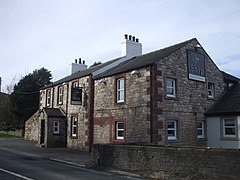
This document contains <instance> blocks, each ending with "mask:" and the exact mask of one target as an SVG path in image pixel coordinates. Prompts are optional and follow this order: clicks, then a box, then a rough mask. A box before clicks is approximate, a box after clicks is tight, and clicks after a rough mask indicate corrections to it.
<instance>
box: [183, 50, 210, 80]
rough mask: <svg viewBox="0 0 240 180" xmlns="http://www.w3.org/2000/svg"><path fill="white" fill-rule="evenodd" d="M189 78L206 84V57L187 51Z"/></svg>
mask: <svg viewBox="0 0 240 180" xmlns="http://www.w3.org/2000/svg"><path fill="white" fill-rule="evenodd" d="M187 59H188V78H189V79H192V80H196V81H201V82H206V72H205V59H204V55H203V54H200V53H198V52H195V51H191V50H188V51H187Z"/></svg>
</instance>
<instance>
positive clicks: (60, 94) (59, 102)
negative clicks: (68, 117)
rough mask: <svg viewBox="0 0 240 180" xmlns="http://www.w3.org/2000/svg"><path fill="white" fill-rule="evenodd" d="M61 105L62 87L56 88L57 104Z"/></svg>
mask: <svg viewBox="0 0 240 180" xmlns="http://www.w3.org/2000/svg"><path fill="white" fill-rule="evenodd" d="M62 103H63V87H62V86H59V87H58V104H62Z"/></svg>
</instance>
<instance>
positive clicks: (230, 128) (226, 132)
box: [223, 118, 237, 138]
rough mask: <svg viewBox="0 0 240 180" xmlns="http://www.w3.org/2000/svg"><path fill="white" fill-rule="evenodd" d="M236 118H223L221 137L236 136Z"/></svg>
mask: <svg viewBox="0 0 240 180" xmlns="http://www.w3.org/2000/svg"><path fill="white" fill-rule="evenodd" d="M236 132H237V131H236V120H235V119H234V118H225V119H223V137H230V138H231V137H236Z"/></svg>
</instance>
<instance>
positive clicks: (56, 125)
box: [53, 121, 59, 134]
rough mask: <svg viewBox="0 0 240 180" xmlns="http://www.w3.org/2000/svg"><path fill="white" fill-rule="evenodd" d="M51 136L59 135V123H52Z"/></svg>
mask: <svg viewBox="0 0 240 180" xmlns="http://www.w3.org/2000/svg"><path fill="white" fill-rule="evenodd" d="M53 134H59V121H54V122H53Z"/></svg>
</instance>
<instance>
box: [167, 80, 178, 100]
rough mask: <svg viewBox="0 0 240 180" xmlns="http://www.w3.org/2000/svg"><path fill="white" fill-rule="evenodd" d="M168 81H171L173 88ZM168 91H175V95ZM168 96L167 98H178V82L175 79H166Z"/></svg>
mask: <svg viewBox="0 0 240 180" xmlns="http://www.w3.org/2000/svg"><path fill="white" fill-rule="evenodd" d="M168 81H171V83H172V86H168V83H167V82H168ZM168 89H171V90H172V91H173V93H171V94H169V93H168ZM166 95H167V97H173V98H175V97H176V80H175V79H171V78H166Z"/></svg>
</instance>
